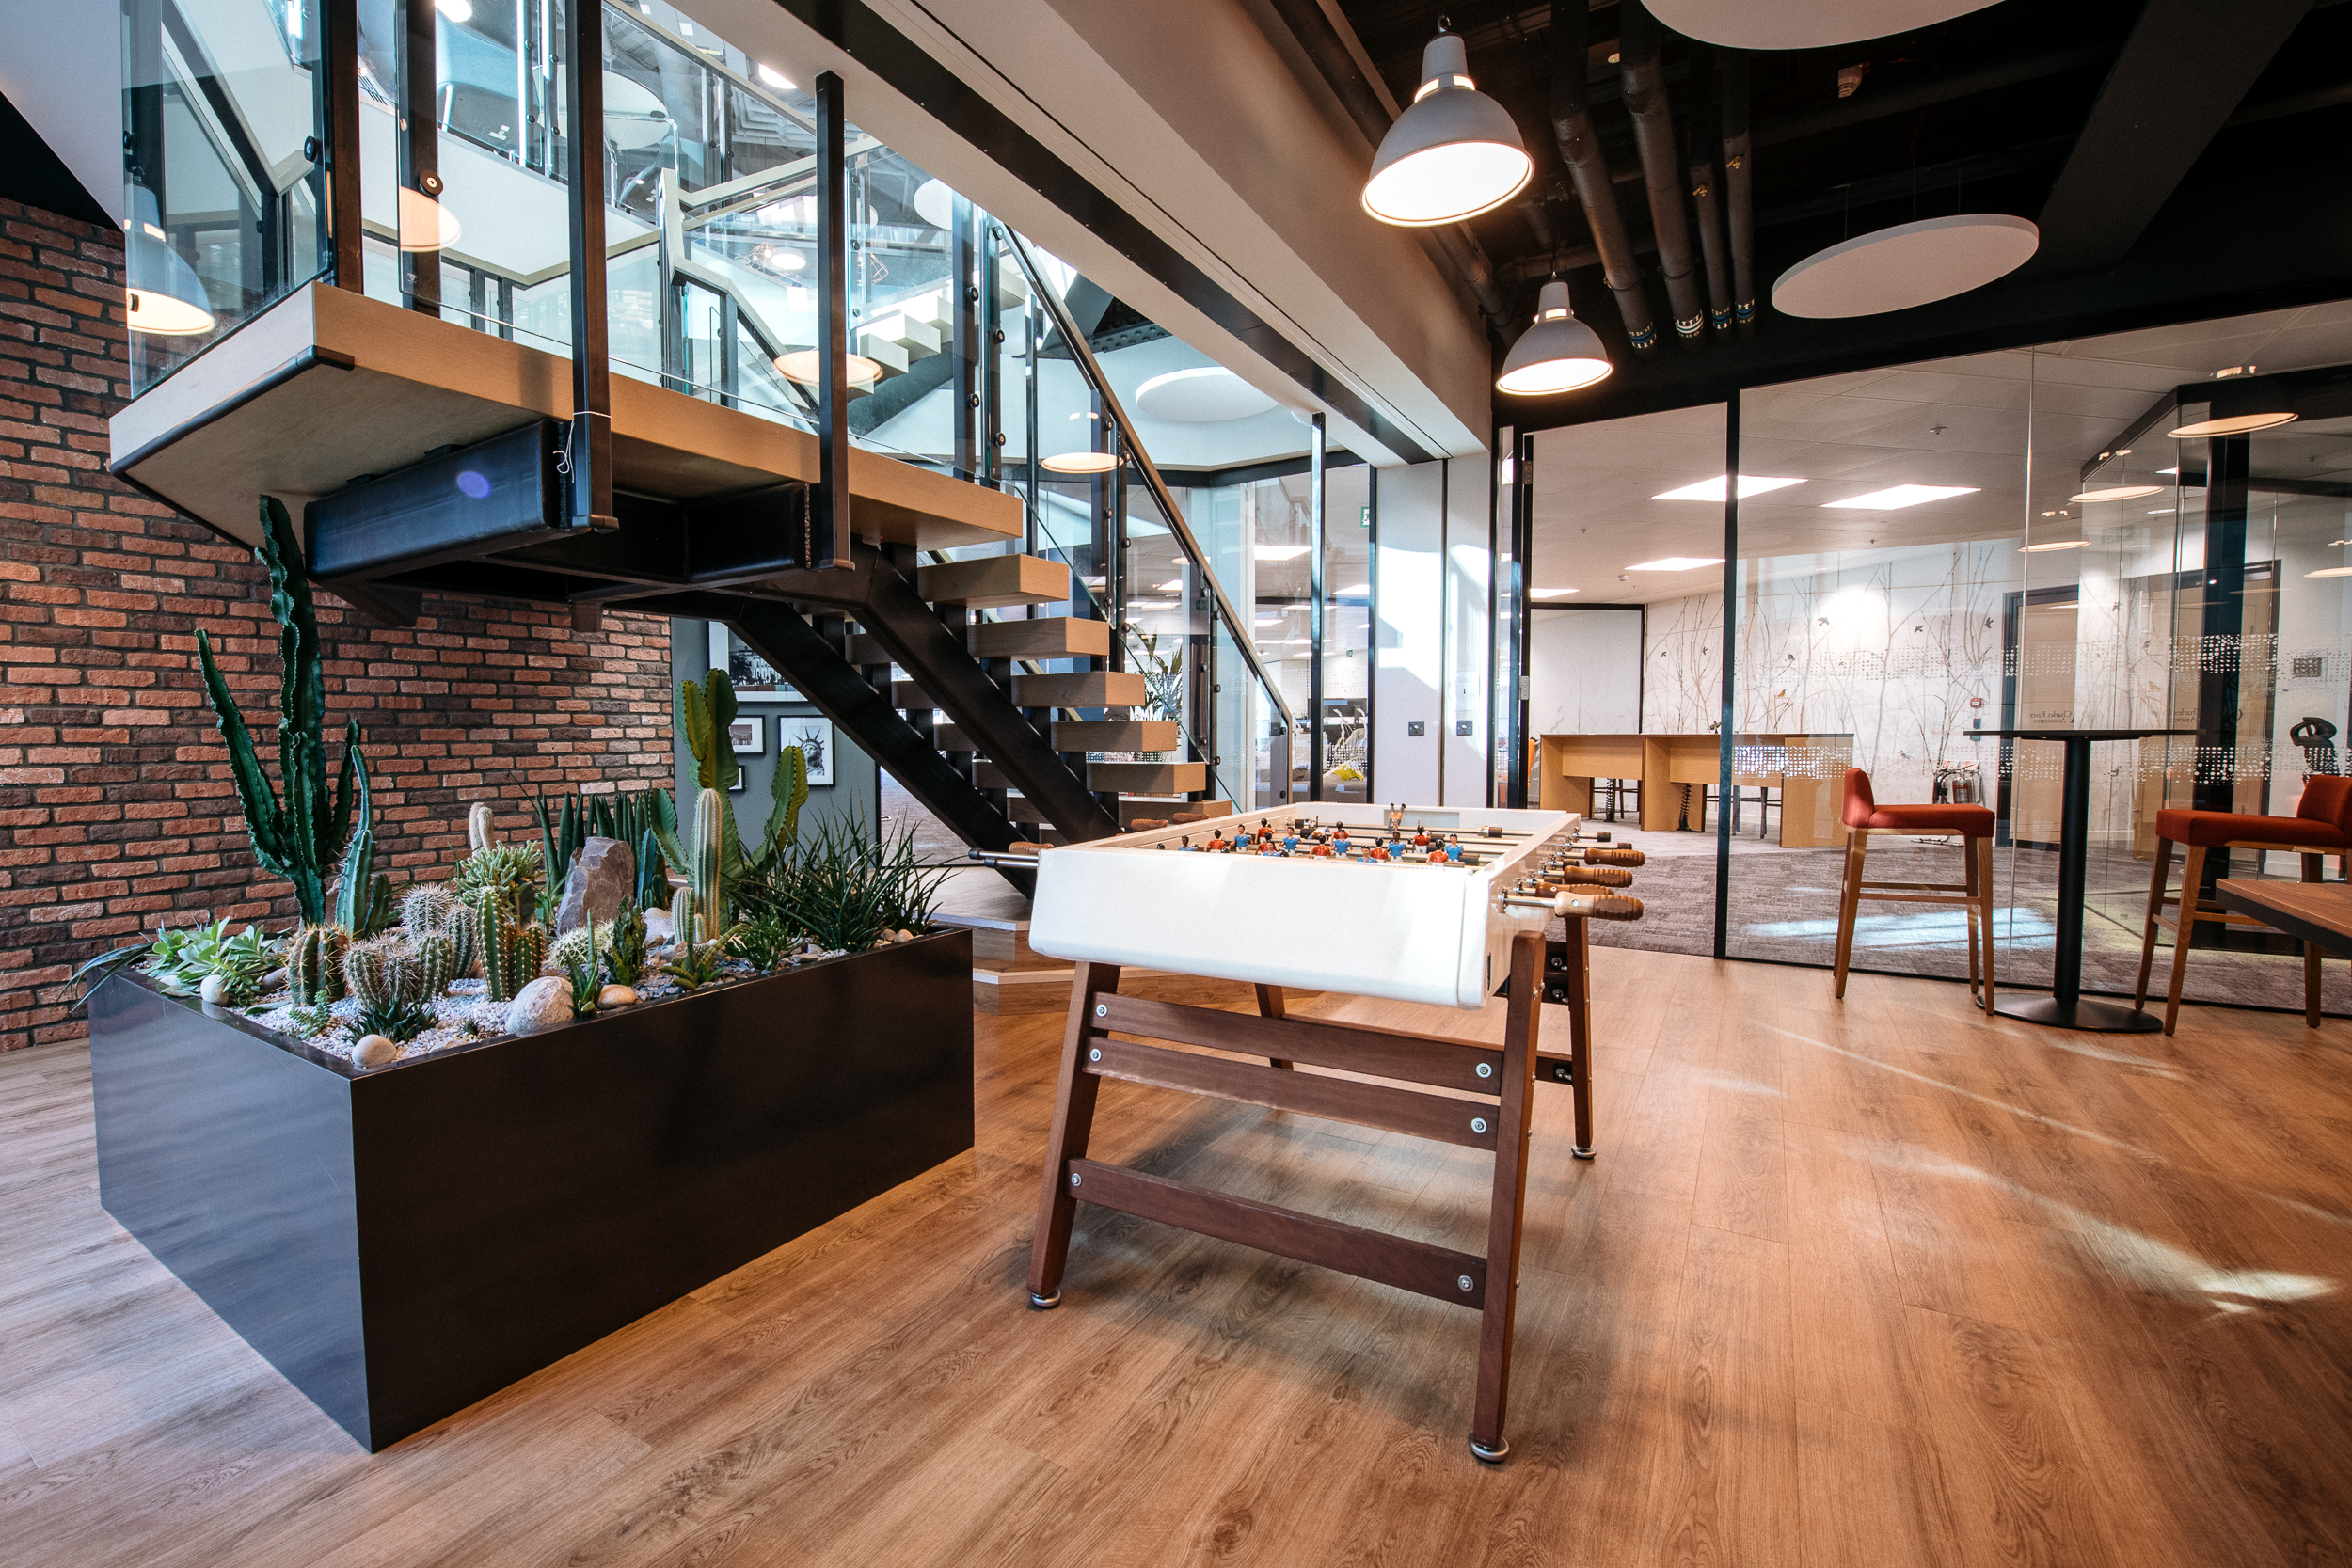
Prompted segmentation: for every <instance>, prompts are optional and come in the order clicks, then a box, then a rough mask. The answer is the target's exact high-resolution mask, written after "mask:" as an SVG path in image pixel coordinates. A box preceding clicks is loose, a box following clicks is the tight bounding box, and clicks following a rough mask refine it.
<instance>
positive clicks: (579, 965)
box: [556, 923, 604, 1018]
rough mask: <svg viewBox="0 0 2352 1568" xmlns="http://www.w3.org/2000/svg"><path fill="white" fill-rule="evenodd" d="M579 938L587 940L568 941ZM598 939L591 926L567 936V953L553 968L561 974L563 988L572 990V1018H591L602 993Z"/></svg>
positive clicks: (602, 959)
mask: <svg viewBox="0 0 2352 1568" xmlns="http://www.w3.org/2000/svg"><path fill="white" fill-rule="evenodd" d="M578 936H585V937H586V938H587V940H586V941H585V942H571V938H573V937H578ZM597 936H598V933H597V931H596V927H595V925H594V924H593V923H592V924H589V925H586V926H582V927H580V929H579V930H576V931H569V932H566V933H565V934H564V940H565V942H570V949H569V951H568V952H567V953H565V954H564V956H562V957H560V958H557V959H556V967H557V968H558V969H560V970H561V971H563V974H564V984H565V985H567V986H569V987H570V988H571V992H572V1016H573V1017H574V1018H587V1017H590V1016H592V1015H593V1014H594V1013H595V1012H596V994H597V992H599V991H601V990H604V955H603V954H602V953H600V952H598V951H597V947H596V941H597Z"/></svg>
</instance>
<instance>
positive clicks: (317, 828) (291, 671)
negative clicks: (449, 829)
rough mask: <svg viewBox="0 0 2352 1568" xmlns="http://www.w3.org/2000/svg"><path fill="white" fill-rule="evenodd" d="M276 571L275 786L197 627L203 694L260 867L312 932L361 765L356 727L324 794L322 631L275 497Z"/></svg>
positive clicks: (322, 919) (269, 556) (265, 540)
mask: <svg viewBox="0 0 2352 1568" xmlns="http://www.w3.org/2000/svg"><path fill="white" fill-rule="evenodd" d="M255 553H256V554H257V555H259V556H260V557H261V558H262V565H264V566H265V567H267V568H268V570H269V584H270V594H269V610H270V615H271V617H272V618H273V619H275V620H276V621H277V623H278V664H279V673H278V783H277V784H272V783H271V782H270V777H269V774H268V772H267V771H266V770H265V769H264V768H262V761H261V758H260V757H259V756H258V755H257V754H256V753H255V752H254V749H253V736H252V732H251V731H249V730H248V729H247V728H246V722H245V715H244V714H243V713H242V712H240V711H239V709H238V707H237V700H236V699H235V698H234V697H232V696H231V695H230V691H229V683H228V682H227V681H226V680H224V679H223V678H222V677H221V673H220V667H219V666H218V665H217V664H216V663H215V662H214V659H213V643H212V639H211V638H210V637H209V636H207V635H206V634H205V632H204V631H203V630H202V629H201V628H199V630H198V632H197V634H196V652H197V659H198V662H199V664H201V665H202V666H203V672H204V692H205V697H206V699H207V700H208V701H209V702H210V703H211V705H212V708H213V714H214V717H215V720H216V721H218V723H219V726H220V735H221V739H222V740H223V741H225V742H226V743H227V745H228V747H229V771H230V778H231V779H232V780H233V781H234V782H235V784H236V786H237V802H238V804H239V805H241V806H243V807H244V809H245V825H246V832H247V833H248V834H250V835H251V837H252V840H253V856H254V859H255V860H257V861H259V862H260V863H261V864H262V869H263V870H265V871H268V872H269V873H270V874H271V875H273V876H277V877H282V878H284V879H286V880H287V881H289V882H291V883H293V884H294V905H295V907H296V908H297V909H299V910H300V911H302V919H303V923H304V924H305V925H310V926H320V925H324V924H326V918H327V907H326V884H327V876H328V867H330V866H332V865H333V864H334V863H335V857H336V856H337V855H338V854H339V853H340V852H341V851H342V847H343V845H344V842H345V840H346V839H348V838H349V836H350V832H351V813H352V806H353V803H354V788H353V786H354V775H355V773H356V772H357V770H358V768H360V767H362V766H363V762H362V759H361V757H360V755H359V721H358V719H356V718H355V719H353V720H352V721H350V723H349V725H348V726H347V727H346V728H345V730H344V733H343V755H342V767H341V769H340V770H339V772H338V773H337V776H336V780H335V787H334V790H333V791H332V793H330V792H329V791H328V789H327V786H326V684H325V682H324V681H323V680H322V679H321V678H320V675H319V631H318V616H317V612H316V610H315V609H314V607H313V606H312V604H311V602H310V578H308V577H307V576H305V574H304V565H303V560H302V544H301V541H300V540H299V539H298V538H297V537H296V536H295V534H294V521H293V519H292V518H290V517H289V516H288V515H286V509H285V508H284V507H283V506H281V505H279V504H278V499H277V498H276V497H274V496H263V497H262V542H261V545H260V546H258V547H257V549H256V550H255Z"/></svg>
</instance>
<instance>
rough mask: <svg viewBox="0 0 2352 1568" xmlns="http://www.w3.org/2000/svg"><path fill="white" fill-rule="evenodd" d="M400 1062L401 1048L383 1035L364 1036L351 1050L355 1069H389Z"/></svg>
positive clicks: (352, 1063)
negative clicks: (394, 1063)
mask: <svg viewBox="0 0 2352 1568" xmlns="http://www.w3.org/2000/svg"><path fill="white" fill-rule="evenodd" d="M399 1060H400V1047H399V1046H397V1045H394V1044H393V1043H392V1042H391V1041H390V1040H389V1039H388V1038H386V1037H384V1036H382V1035H362V1036H360V1037H359V1043H358V1045H355V1046H353V1047H352V1048H351V1065H352V1066H353V1067H357V1068H376V1067H388V1066H389V1065H390V1064H392V1063H393V1062H397V1061H399Z"/></svg>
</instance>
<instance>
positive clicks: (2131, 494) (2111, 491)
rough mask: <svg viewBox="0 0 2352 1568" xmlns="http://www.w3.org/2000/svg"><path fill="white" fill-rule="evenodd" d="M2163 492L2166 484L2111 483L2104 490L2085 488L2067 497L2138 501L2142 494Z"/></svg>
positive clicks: (2073, 499)
mask: <svg viewBox="0 0 2352 1568" xmlns="http://www.w3.org/2000/svg"><path fill="white" fill-rule="evenodd" d="M2163 492H2164V486H2163V485H2161V484H2110V485H2108V486H2107V487H2106V489H2104V490H2085V491H2083V492H2082V493H2081V494H2080V495H2075V496H2069V497H2067V498H2066V499H2067V500H2068V501H2070V502H2073V501H2136V500H2137V499H2139V498H2140V497H2142V496H2155V495H2161V494H2163Z"/></svg>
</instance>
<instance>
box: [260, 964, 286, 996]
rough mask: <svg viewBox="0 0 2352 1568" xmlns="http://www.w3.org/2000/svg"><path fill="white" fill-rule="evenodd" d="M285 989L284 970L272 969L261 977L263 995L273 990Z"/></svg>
mask: <svg viewBox="0 0 2352 1568" xmlns="http://www.w3.org/2000/svg"><path fill="white" fill-rule="evenodd" d="M285 989H286V972H285V971H284V970H282V969H273V970H271V971H270V972H269V973H268V974H264V975H262V992H263V993H264V994H266V993H268V992H270V991H274V990H285Z"/></svg>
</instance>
